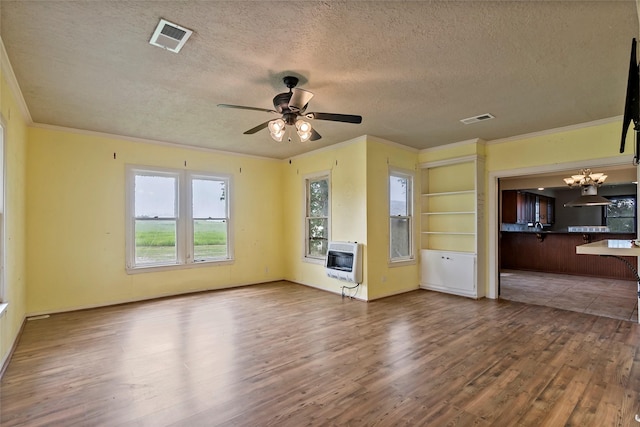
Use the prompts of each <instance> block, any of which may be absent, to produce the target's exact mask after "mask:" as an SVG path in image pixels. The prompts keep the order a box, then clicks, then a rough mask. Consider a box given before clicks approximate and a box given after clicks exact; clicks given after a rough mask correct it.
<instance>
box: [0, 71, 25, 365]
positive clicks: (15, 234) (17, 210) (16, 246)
mask: <svg viewBox="0 0 640 427" xmlns="http://www.w3.org/2000/svg"><path fill="white" fill-rule="evenodd" d="M0 114H1V116H2V121H3V123H4V124H5V126H6V129H5V139H4V144H5V153H6V159H5V165H6V171H5V176H6V186H5V188H6V195H5V206H4V212H5V230H6V236H4V241H5V254H6V258H5V269H6V271H5V279H6V281H5V301H7V302H8V303H9V307H8V309H7V311H6V312H5V313H4V314H3V315H2V317H0V367H1V366H2V364H3V363H4V361H5V360H6V358H7V356H8V354H9V351H10V350H11V346H12V345H13V343H14V341H15V340H16V338H17V335H18V332H19V331H20V327H21V326H22V323H23V321H24V318H25V314H26V311H27V307H26V295H27V268H26V212H25V206H26V185H25V176H26V168H27V127H26V120H25V118H24V117H22V115H21V113H20V109H19V108H18V105H17V103H16V99H15V98H14V96H13V94H12V92H11V90H10V88H9V87H8V85H7V81H6V79H5V75H4V73H2V72H0ZM0 158H1V156H0Z"/></svg>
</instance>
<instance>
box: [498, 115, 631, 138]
mask: <svg viewBox="0 0 640 427" xmlns="http://www.w3.org/2000/svg"><path fill="white" fill-rule="evenodd" d="M615 122H622V116H616V117H609V118H606V119H599V120H593V121H591V122H585V123H578V124H575V125H568V126H562V127H559V128H553V129H546V130H542V131H539V132H531V133H524V134H522V135H516V136H510V137H507V138H499V139H494V140H491V141H487V143H486V144H487V145H492V144H501V143H503V142H513V141H520V140H523V139H530V138H536V137H540V136H547V135H552V134H555V133H561V132H570V131H573V130H580V129H585V128H589V127H593V126H601V125H606V124H609V123H615Z"/></svg>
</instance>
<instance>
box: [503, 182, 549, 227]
mask: <svg viewBox="0 0 640 427" xmlns="http://www.w3.org/2000/svg"><path fill="white" fill-rule="evenodd" d="M554 220H555V199H554V198H553V197H548V196H541V195H537V194H533V193H529V192H526V191H520V190H505V191H503V192H502V222H503V223H505V224H534V223H536V222H540V223H542V224H545V225H549V224H553V222H554Z"/></svg>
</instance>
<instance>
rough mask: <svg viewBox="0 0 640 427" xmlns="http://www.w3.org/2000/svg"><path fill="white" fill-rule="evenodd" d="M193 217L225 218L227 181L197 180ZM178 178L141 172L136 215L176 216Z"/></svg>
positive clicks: (140, 216)
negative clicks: (142, 173)
mask: <svg viewBox="0 0 640 427" xmlns="http://www.w3.org/2000/svg"><path fill="white" fill-rule="evenodd" d="M192 182H193V185H192V191H193V216H194V217H195V218H225V217H226V216H227V215H226V189H225V182H224V181H219V180H210V179H194V180H193V181H192ZM176 185H177V178H176V177H170V176H150V175H137V176H136V179H135V215H136V217H138V218H142V217H146V218H154V217H158V218H175V217H176V216H177V213H176V209H177V207H176V198H175V196H176Z"/></svg>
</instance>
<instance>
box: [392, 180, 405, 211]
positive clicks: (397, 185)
mask: <svg viewBox="0 0 640 427" xmlns="http://www.w3.org/2000/svg"><path fill="white" fill-rule="evenodd" d="M408 189H409V180H408V179H407V178H401V177H399V176H389V214H390V215H391V216H397V215H401V216H407V215H409V202H408V197H407V195H408V191H407V190H408Z"/></svg>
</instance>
